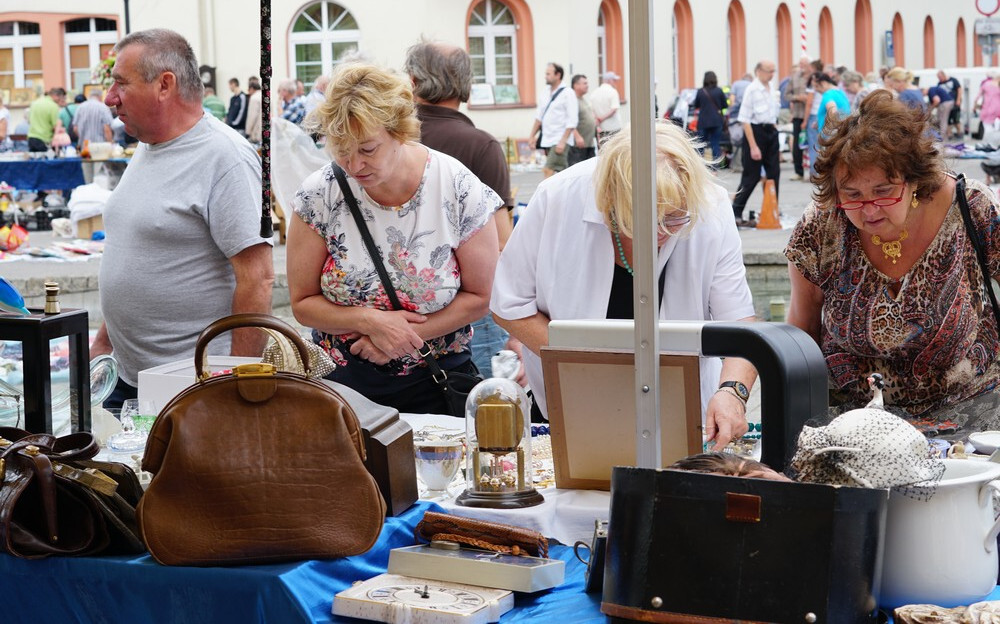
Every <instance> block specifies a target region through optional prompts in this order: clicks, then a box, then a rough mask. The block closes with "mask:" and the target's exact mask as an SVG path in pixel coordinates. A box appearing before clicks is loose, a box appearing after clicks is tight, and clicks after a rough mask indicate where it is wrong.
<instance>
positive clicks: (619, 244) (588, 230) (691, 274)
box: [490, 123, 757, 448]
mask: <svg viewBox="0 0 1000 624" xmlns="http://www.w3.org/2000/svg"><path fill="white" fill-rule="evenodd" d="M703 147H704V145H701V144H699V143H697V142H695V141H693V140H691V139H689V138H688V136H687V135H686V133H685V132H684V131H683V130H682V129H680V128H678V127H676V126H674V125H673V124H669V123H659V124H657V129H656V158H657V174H656V188H657V218H658V220H659V224H660V225H659V235H658V239H657V241H658V245H659V251H658V254H657V273H658V275H659V276H660V278H659V283H660V284H662V295H661V298H660V318H661V319H670V320H724V321H737V320H746V321H751V320H754V309H753V301H752V298H751V295H750V289H749V287H748V286H747V283H746V277H745V274H746V271H745V268H744V266H743V254H742V245H741V242H740V237H739V233H738V232H737V229H736V225H735V223H734V221H733V217H732V207H731V205H730V202H729V195H728V193H727V192H726V191H725V189H723V188H722V187H720V186H718V185H717V184H714V183H713V182H712V177H711V173H710V172H709V170H708V167H707V165H706V162H705V160H704V159H703V158H702V156H701V149H702V148H703ZM631 177H632V166H631V137H630V134H629V131H628V129H623V130H622V131H621V132H620V133H618V134H617V135H615V136H614V137H612V138H611V139H609V140H608V142H607V144H606V145H605V146H604V147H602V149H601V152H600V154H599V155H598V157H597V158H595V159H590V160H587V161H584V162H582V163H580V164H578V165H575V166H573V167H570V168H569V169H567V170H566V171H564V172H562V173H560V174H558V175H556V176H553V177H552V178H550V179H548V180H545V181H543V182H542V183H541V184H540V185H539V186H538V189H537V190H536V192H535V194H534V196H533V197H532V199H531V201H530V202H529V204H528V206H527V208H526V209H525V210H524V213H523V215H522V216H521V218H520V219H519V221H518V225H517V227H515V228H514V232H513V234H512V235H511V238H510V240H509V241H508V243H507V246H506V247H504V251H503V253H502V254H501V256H500V261H499V263H498V264H497V272H496V275H495V277H494V280H493V294H492V298H491V300H490V309H491V311H492V312H493V314H494V317H495V318H496V320H497V323H498V324H499V325H500V326H501V327H503V328H504V329H506V330H507V331H509V332H510V334H511V336H513V337H515V338H516V339H518V340H520V341H521V343H523V345H524V346H525V347H526V349H524V350H523V354H522V355H523V360H524V367H525V374H526V377H527V380H528V383H529V384H530V385H531V388H532V392H533V394H534V396H535V400H536V405H537V406H538V407H539V409H540V410H541V412H542V414H543V415H544V414H545V409H546V404H545V392H544V383H543V379H542V369H541V359H540V357H539V353H540V350H541V347H543V346H544V345H546V344H547V343H548V323H549V321H550V320H555V319H603V318H633V310H632V300H633V290H632V262H633V259H632V223H633V222H632V196H631V187H632V179H631ZM756 376H757V373H756V370H754V368H753V366H751V365H750V363H749V362H746V361H745V360H741V359H738V358H727V359H726V361H725V363H724V364H723V363H720V362H719V360H717V359H714V358H713V359H706V360H703V362H702V374H701V378H702V408H703V410H704V414H705V431H704V433H705V435H706V437H707V438H708V439H709V440H713V441H714V442H715V443H716V444H718V445H721V446H725V445H726V444H728V443H729V442H730V440H732V439H734V438H735V437H739V436H742V435H743V434H744V433H745V432H746V431H747V424H746V417H745V412H746V400H745V399H746V396H747V395H748V392H746V390H745V389H746V388H750V387H752V386H753V382H754V380H755V379H756ZM720 382H724V383H722V384H720ZM729 382H734V383H729ZM720 385H721V386H722V387H721V388H720ZM745 392H746V394H744V393H745ZM721 446H720V448H721Z"/></svg>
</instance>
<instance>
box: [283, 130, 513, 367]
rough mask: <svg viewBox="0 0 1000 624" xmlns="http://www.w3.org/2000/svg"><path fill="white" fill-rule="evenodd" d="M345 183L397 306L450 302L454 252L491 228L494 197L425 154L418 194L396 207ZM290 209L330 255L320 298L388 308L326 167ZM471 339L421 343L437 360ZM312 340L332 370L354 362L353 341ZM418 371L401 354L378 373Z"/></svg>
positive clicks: (438, 157) (454, 336) (458, 336)
mask: <svg viewBox="0 0 1000 624" xmlns="http://www.w3.org/2000/svg"><path fill="white" fill-rule="evenodd" d="M347 181H348V183H349V184H350V185H351V190H352V192H353V193H354V196H355V197H356V198H357V200H358V205H359V207H360V208H361V212H362V214H363V215H364V218H365V222H366V224H367V225H368V230H369V231H370V232H371V234H372V238H373V239H374V240H375V244H376V246H377V247H378V248H379V251H380V252H381V254H382V257H383V258H384V259H385V268H386V271H387V272H388V273H389V277H390V278H391V279H392V283H393V286H395V287H396V292H397V293H398V295H399V299H400V302H401V303H402V304H403V306H404V307H405V308H406V309H407V310H411V311H415V312H420V313H421V314H430V313H432V312H437V311H438V310H441V309H442V308H444V307H445V306H447V305H448V304H449V303H451V301H452V299H454V298H455V295H456V294H457V293H458V291H459V289H460V287H461V285H462V275H461V272H460V271H459V266H458V263H457V262H456V260H455V250H456V249H458V247H459V246H461V245H462V244H463V243H464V242H465V241H467V240H468V239H469V238H471V237H472V236H473V235H474V234H475V233H476V232H478V231H479V230H480V229H482V227H483V226H485V225H486V224H487V223H488V222H489V220H490V218H491V217H492V216H493V213H494V211H495V210H496V208H497V207H498V206H500V205H501V204H502V200H501V199H500V196H498V195H497V194H496V193H494V192H493V190H491V189H490V188H489V187H488V186H486V185H485V184H483V183H482V182H480V181H479V179H478V178H476V176H474V175H473V174H472V173H471V172H470V171H469V170H468V169H466V168H465V167H464V166H463V165H462V164H461V163H460V162H458V161H457V160H455V159H454V158H452V157H450V156H448V155H446V154H442V153H440V152H436V151H434V150H430V149H428V157H427V165H426V167H425V168H424V176H423V179H422V180H421V181H420V185H419V186H418V187H417V192H416V193H415V194H414V195H413V197H412V198H411V199H410V201H408V202H406V203H405V204H403V205H401V206H398V207H395V208H386V207H384V206H381V205H380V204H378V203H377V202H375V201H374V200H372V199H371V198H370V197H369V196H368V194H367V193H365V191H364V189H363V188H361V187H360V186H359V185H358V184H357V182H356V181H355V180H354V178H352V177H350V176H348V177H347ZM294 210H295V213H296V214H298V215H299V216H300V217H301V218H302V220H303V221H305V223H307V224H308V225H309V226H310V227H311V228H312V229H313V230H315V231H316V232H317V233H319V234H320V235H321V236H322V237H323V238H324V239H325V240H326V246H327V249H328V250H329V251H330V257H329V258H328V259H327V261H326V264H325V265H324V266H323V272H322V275H321V276H320V282H321V288H322V292H323V295H324V296H325V297H326V298H327V299H329V300H330V301H332V302H333V303H335V304H337V305H343V306H366V307H370V308H376V309H379V310H391V309H392V303H390V301H389V298H388V297H387V296H386V294H385V289H384V288H383V287H382V282H381V281H380V280H379V277H378V273H377V272H376V270H375V265H374V264H373V263H372V259H371V257H369V255H368V251H367V249H365V245H364V242H363V241H362V239H361V234H360V232H359V231H358V228H357V226H356V225H355V223H354V219H353V217H351V209H350V208H349V207H348V206H347V202H346V201H344V198H343V196H342V194H341V192H340V186H339V185H338V184H337V179H336V178H335V177H334V174H333V167H332V165H326V166H325V167H323V168H322V169H320V170H319V171H316V172H314V173H312V174H311V175H310V176H309V177H308V178H306V179H305V181H304V182H303V183H302V187H301V188H300V189H299V190H298V192H297V193H296V194H295V201H294ZM471 337H472V331H471V329H470V327H469V326H465V327H464V328H462V329H459V330H457V331H454V332H451V333H450V334H447V335H445V336H440V337H438V338H434V339H432V340H429V341H428V342H427V344H428V345H429V346H430V347H431V349H432V350H433V352H434V354H435V356H436V357H441V356H442V355H445V354H448V353H461V352H463V351H467V350H468V344H469V341H470V340H471ZM314 339H316V341H317V343H318V344H319V345H320V346H322V347H323V348H324V349H326V350H327V352H329V353H330V356H331V357H332V358H333V361H334V362H335V363H336V364H337V366H338V370H340V369H341V367H345V366H348V365H349V364H350V363H351V362H354V361H356V360H355V357H354V356H352V355H350V353H349V348H350V345H351V341H348V340H346V339H345V338H344V337H343V336H340V335H336V336H335V335H330V334H325V333H322V332H315V333H314ZM417 366H426V365H425V364H424V363H423V361H422V360H420V359H419V358H417V359H414V358H412V357H409V356H406V357H403V358H400V359H397V360H393V361H391V362H389V363H388V364H386V365H384V366H379V367H376V368H378V369H380V372H382V373H384V374H389V375H407V374H409V373H410V372H412V370H413V369H414V368H415V367H417Z"/></svg>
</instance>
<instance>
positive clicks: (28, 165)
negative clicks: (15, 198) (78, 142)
mask: <svg viewBox="0 0 1000 624" xmlns="http://www.w3.org/2000/svg"><path fill="white" fill-rule="evenodd" d="M82 163H83V159H81V158H52V159H30V160H0V181H4V182H6V183H7V184H9V185H11V186H13V187H14V188H16V189H17V190H19V191H21V190H32V191H53V190H59V191H71V190H73V189H75V188H76V187H78V186H80V185H81V184H84V179H83V167H82Z"/></svg>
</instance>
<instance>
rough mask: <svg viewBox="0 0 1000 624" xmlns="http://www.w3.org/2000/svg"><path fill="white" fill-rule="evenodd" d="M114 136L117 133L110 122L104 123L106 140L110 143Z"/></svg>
mask: <svg viewBox="0 0 1000 624" xmlns="http://www.w3.org/2000/svg"><path fill="white" fill-rule="evenodd" d="M113 136H115V133H114V132H112V130H111V126H110V125H109V124H104V140H105V141H107V142H108V143H110V142H111V138H112V137H113Z"/></svg>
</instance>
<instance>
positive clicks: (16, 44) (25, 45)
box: [0, 20, 45, 91]
mask: <svg viewBox="0 0 1000 624" xmlns="http://www.w3.org/2000/svg"><path fill="white" fill-rule="evenodd" d="M4 21H6V22H13V23H14V34H13V35H0V49H5V50H13V53H12V54H13V61H14V66H13V70H12V71H10V72H0V75H3V76H9V75H13V76H14V84H13V86H12V87H11V88H13V89H21V88H24V87H28V86H30V87H33V88H35V90H36V91H40V89H38V86H41V87H42V88H43V89H44V85H45V82H44V77H43V76H44V74H43V73H42V68H39V69H38V77H39V80H40V81H41V85H26V84H25V69H24V51H25V49H32V48H38V49H39V51H40V50H41V47H42V35H41V32H39V33H38V34H31V35H22V34H20V30H21V22H24V21H27V20H4ZM31 23H32V24H35V25H36V26H40V25H39V23H38V22H31Z"/></svg>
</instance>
